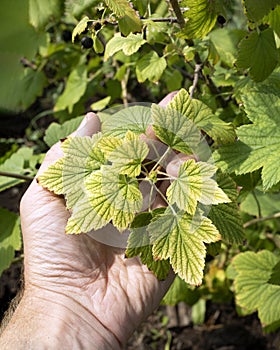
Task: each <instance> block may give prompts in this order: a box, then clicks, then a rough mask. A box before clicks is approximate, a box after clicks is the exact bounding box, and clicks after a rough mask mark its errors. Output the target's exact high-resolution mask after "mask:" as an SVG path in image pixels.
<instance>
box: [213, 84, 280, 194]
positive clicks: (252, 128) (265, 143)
mask: <svg viewBox="0 0 280 350" xmlns="http://www.w3.org/2000/svg"><path fill="white" fill-rule="evenodd" d="M264 89H265V88H264ZM242 99H243V101H244V105H245V111H246V112H247V115H248V117H249V119H250V120H251V121H252V122H253V124H248V125H242V126H241V127H239V128H238V129H237V136H238V138H239V140H238V141H237V142H235V143H233V144H229V145H225V146H222V147H221V148H220V149H219V150H218V151H217V152H215V153H214V157H215V159H216V161H217V162H216V164H217V165H218V166H220V167H221V168H222V170H224V171H228V172H235V173H236V174H245V173H248V172H253V171H255V170H257V169H260V168H262V180H263V186H264V189H265V190H267V189H269V188H270V187H272V186H273V185H275V184H277V183H278V182H279V181H280V168H279V167H278V168H277V167H275V166H273V165H274V164H279V163H280V154H279V147H280V143H279V139H280V133H279V113H280V102H279V101H280V100H279V96H278V95H274V94H272V93H271V92H269V90H268V91H267V92H263V91H262V90H261V91H251V92H248V93H246V94H245V95H243V97H242Z"/></svg>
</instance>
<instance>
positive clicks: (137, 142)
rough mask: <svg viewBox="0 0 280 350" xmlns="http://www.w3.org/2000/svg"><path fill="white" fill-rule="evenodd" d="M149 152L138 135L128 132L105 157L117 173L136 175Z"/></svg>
mask: <svg viewBox="0 0 280 350" xmlns="http://www.w3.org/2000/svg"><path fill="white" fill-rule="evenodd" d="M148 153H149V148H148V146H147V145H146V143H145V142H144V141H142V140H141V139H140V138H139V136H137V135H135V134H133V133H131V132H128V133H127V134H126V138H125V139H124V140H123V142H122V143H121V144H120V145H119V146H117V147H116V148H115V149H114V150H113V151H112V152H111V153H110V154H108V156H107V159H108V160H109V161H110V162H112V167H113V168H114V170H115V171H116V172H118V173H119V174H125V175H128V176H130V177H136V176H138V175H139V174H140V171H141V164H142V162H143V160H144V159H145V158H146V156H147V155H148Z"/></svg>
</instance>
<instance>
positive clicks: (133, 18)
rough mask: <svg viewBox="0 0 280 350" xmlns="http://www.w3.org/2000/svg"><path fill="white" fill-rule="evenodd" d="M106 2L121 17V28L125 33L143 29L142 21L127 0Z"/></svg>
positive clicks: (107, 0) (106, 0)
mask: <svg viewBox="0 0 280 350" xmlns="http://www.w3.org/2000/svg"><path fill="white" fill-rule="evenodd" d="M105 3H106V5H107V6H108V7H109V8H110V9H111V10H112V11H113V12H114V13H115V15H116V16H117V17H119V25H120V30H121V32H122V33H123V34H124V35H128V34H129V33H130V32H139V31H140V30H141V21H140V19H139V17H138V16H137V14H136V12H135V10H134V9H133V8H132V7H131V6H130V3H129V2H128V1H127V0H105Z"/></svg>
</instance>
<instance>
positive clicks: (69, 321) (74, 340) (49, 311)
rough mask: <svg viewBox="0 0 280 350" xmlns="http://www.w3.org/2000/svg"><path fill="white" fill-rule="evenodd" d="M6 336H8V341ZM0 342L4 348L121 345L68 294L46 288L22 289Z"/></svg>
mask: <svg viewBox="0 0 280 350" xmlns="http://www.w3.org/2000/svg"><path fill="white" fill-rule="evenodd" d="M15 331H16V332H17V334H19V336H18V337H17V339H16V340H15V342H17V344H15V343H14V344H11V339H13V338H15V337H12V338H11V335H12V334H13V333H14V332H15ZM9 333H10V334H9ZM5 336H6V338H7V339H9V343H7V344H5ZM1 341H2V342H1ZM0 345H1V349H3V350H4V349H7V350H8V349H14V348H17V349H26V348H28V349H38V348H52V349H58V348H59V349H70V348H71V349H98V350H99V349H104V350H105V349H120V348H121V345H120V342H119V341H118V339H117V338H116V337H115V336H114V334H113V333H112V332H111V331H110V330H108V329H107V328H106V327H104V326H103V325H102V324H101V323H100V322H99V320H98V319H97V318H96V317H95V316H94V315H92V314H91V313H90V312H89V311H88V310H86V309H85V308H84V307H83V306H82V305H80V304H79V303H77V302H76V301H75V300H73V299H71V298H69V297H68V296H65V295H63V294H59V293H56V292H53V291H47V290H39V291H38V290H35V291H33V290H26V291H25V293H24V295H23V298H22V300H21V302H20V304H19V306H18V308H17V309H16V311H15V313H14V316H13V317H12V319H11V321H10V323H9V324H8V326H7V328H6V329H5V330H4V333H3V339H1V340H0Z"/></svg>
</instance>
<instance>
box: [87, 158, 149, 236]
mask: <svg viewBox="0 0 280 350" xmlns="http://www.w3.org/2000/svg"><path fill="white" fill-rule="evenodd" d="M85 187H86V190H87V195H88V196H89V200H90V204H91V206H92V208H93V209H94V211H95V212H96V213H97V214H98V215H99V216H101V217H102V218H103V219H104V220H106V221H107V222H109V221H110V220H112V221H113V224H114V226H116V227H117V228H118V229H120V230H124V229H125V228H127V226H128V225H129V223H131V222H132V221H133V218H134V216H135V213H136V212H138V211H140V209H141V207H142V201H143V198H142V194H141V192H140V190H139V186H138V182H137V181H136V180H135V179H131V178H128V177H126V176H125V175H120V174H118V173H117V172H116V171H114V169H113V168H112V167H110V166H108V165H107V166H102V168H101V170H99V171H96V172H93V173H92V174H91V175H90V176H89V177H88V178H87V180H86V183H85Z"/></svg>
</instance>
